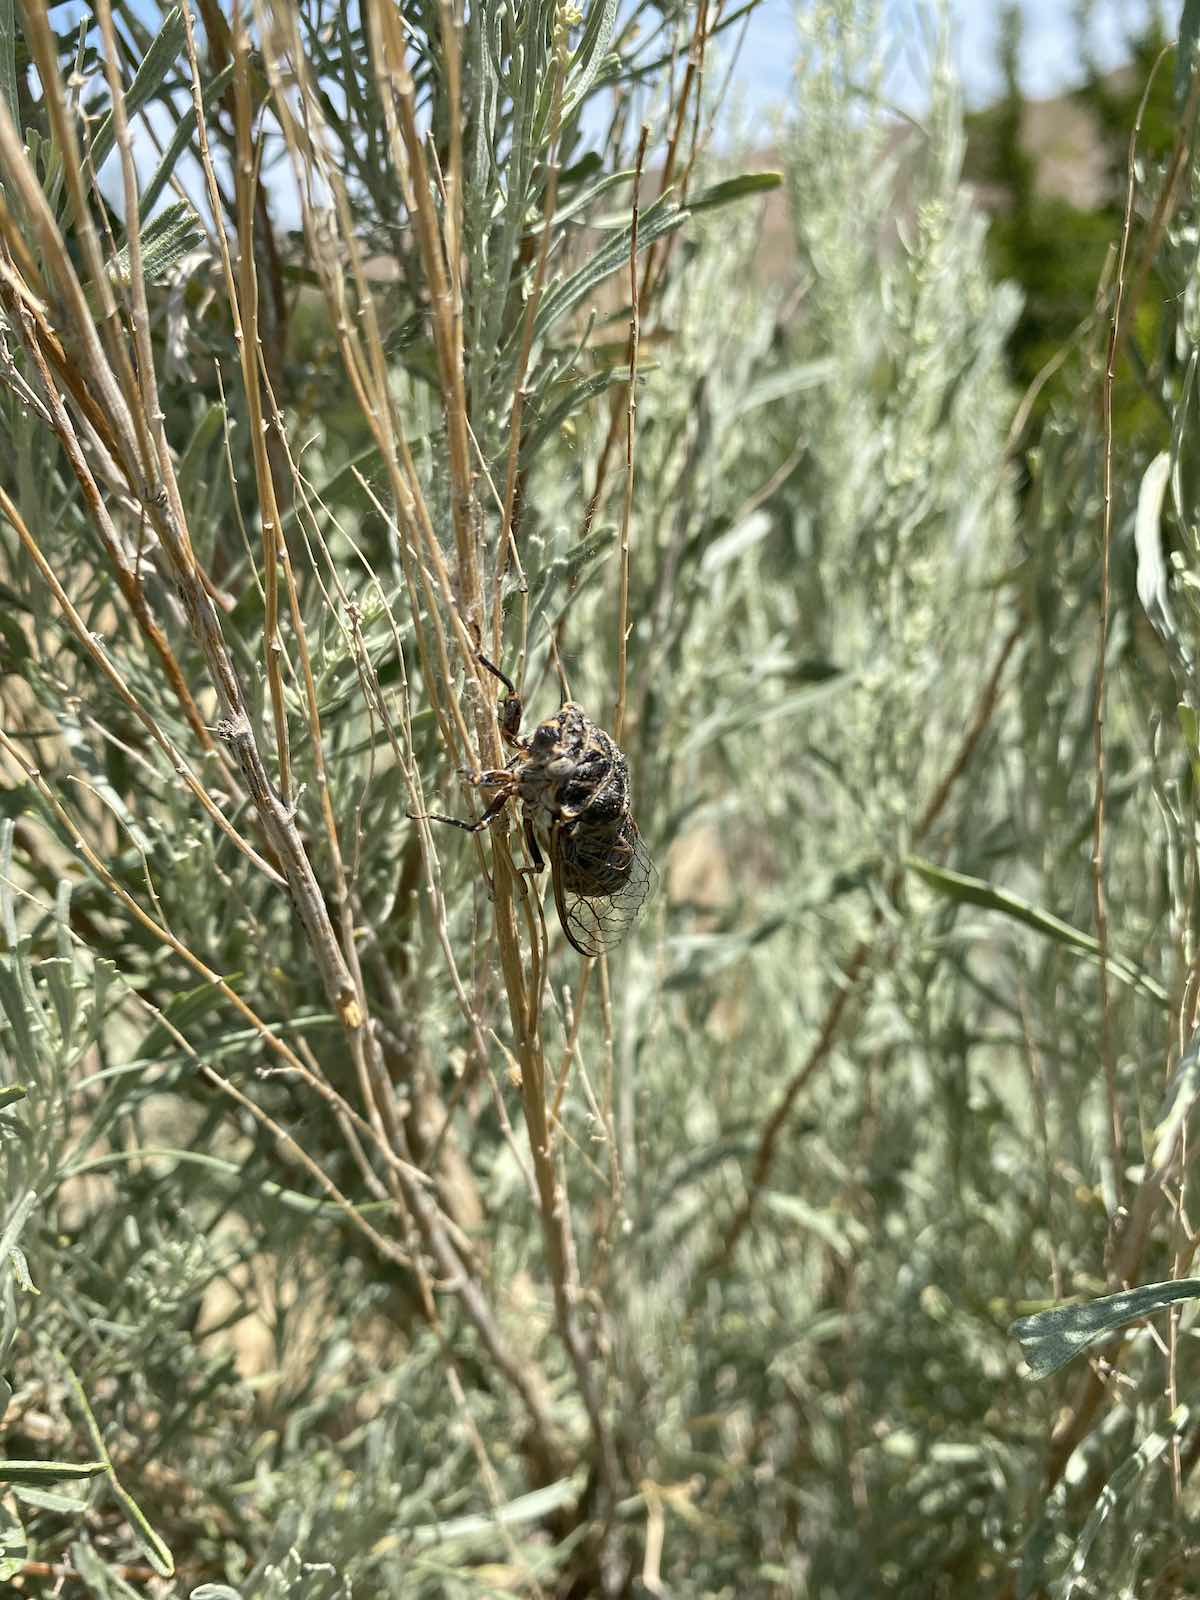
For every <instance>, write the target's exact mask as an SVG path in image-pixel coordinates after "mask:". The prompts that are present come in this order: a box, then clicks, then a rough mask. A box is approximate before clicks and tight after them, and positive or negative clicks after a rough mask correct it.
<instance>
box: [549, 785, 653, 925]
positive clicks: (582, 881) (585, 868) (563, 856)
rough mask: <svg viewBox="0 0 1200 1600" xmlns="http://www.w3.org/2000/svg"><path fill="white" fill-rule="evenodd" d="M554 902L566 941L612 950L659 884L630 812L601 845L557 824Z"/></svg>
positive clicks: (552, 858) (553, 856) (553, 841)
mask: <svg viewBox="0 0 1200 1600" xmlns="http://www.w3.org/2000/svg"><path fill="white" fill-rule="evenodd" d="M550 865H551V876H552V879H553V883H554V904H555V907H556V909H557V911H558V920H559V922H560V923H561V924H562V930H563V932H564V933H565V934H566V936H567V940H568V942H569V943H570V944H571V945H573V946H574V948H575V949H576V950H578V951H579V953H580V955H583V956H593V957H595V956H602V955H604V954H605V953H606V952H607V951H609V950H613V949H615V948H616V947H617V945H619V944H620V942H621V940H622V939H624V937H625V935H626V934H627V933H628V932H629V930H630V929H631V928H632V927H633V925H634V923H636V922H637V920H638V918H639V917H640V916H641V914H642V912H643V910H644V909H645V907H646V905H647V903H648V902H649V900H650V899H651V897H652V896H653V894H654V892H655V890H656V889H657V887H658V872H657V870H656V868H655V866H654V863H653V861H652V860H651V859H650V852H649V851H648V850H647V848H646V843H645V840H644V839H643V838H642V836H641V834H640V833H639V832H638V830H637V826H636V824H635V823H634V821H633V819H632V817H626V819H625V821H624V823H623V824H622V826H621V831H620V833H619V835H618V837H617V839H616V841H615V842H614V841H608V842H607V843H606V846H605V848H604V850H602V851H597V850H596V849H595V848H591V849H589V846H588V840H587V838H586V836H584V838H583V839H580V838H579V836H578V835H568V834H567V833H565V832H564V831H563V830H562V829H559V828H556V829H554V830H553V832H552V833H551V836H550Z"/></svg>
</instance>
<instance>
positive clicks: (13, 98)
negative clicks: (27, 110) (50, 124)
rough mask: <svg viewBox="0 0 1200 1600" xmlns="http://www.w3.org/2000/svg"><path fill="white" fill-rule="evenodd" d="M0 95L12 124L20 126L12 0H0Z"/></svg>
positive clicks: (15, 28)
mask: <svg viewBox="0 0 1200 1600" xmlns="http://www.w3.org/2000/svg"><path fill="white" fill-rule="evenodd" d="M0 95H3V97H4V103H5V105H6V106H7V107H8V114H9V116H10V117H11V118H12V119H13V126H14V127H17V128H19V127H20V126H21V113H20V106H19V105H18V103H17V25H16V20H15V17H14V15H13V0H0Z"/></svg>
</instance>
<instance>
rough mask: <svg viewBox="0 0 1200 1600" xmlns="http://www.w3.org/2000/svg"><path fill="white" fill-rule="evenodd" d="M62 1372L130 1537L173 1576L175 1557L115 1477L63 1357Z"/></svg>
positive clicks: (157, 1567) (160, 1572)
mask: <svg viewBox="0 0 1200 1600" xmlns="http://www.w3.org/2000/svg"><path fill="white" fill-rule="evenodd" d="M63 1371H64V1373H65V1375H66V1379H67V1384H68V1387H69V1388H70V1390H71V1393H72V1395H73V1396H74V1398H75V1404H76V1405H77V1406H78V1407H79V1410H80V1411H81V1412H82V1413H83V1419H84V1422H85V1424H86V1426H87V1431H88V1434H89V1436H90V1437H91V1441H92V1448H93V1450H95V1451H96V1454H97V1455H98V1456H99V1457H100V1464H101V1469H102V1470H103V1472H104V1473H105V1475H106V1477H107V1478H108V1486H109V1489H110V1490H111V1491H112V1493H113V1495H114V1497H115V1498H116V1500H117V1503H118V1504H119V1505H120V1507H121V1509H122V1510H123V1511H124V1513H125V1516H126V1517H127V1519H128V1521H129V1525H130V1527H131V1528H132V1529H133V1534H134V1537H135V1538H136V1539H137V1541H138V1543H139V1544H140V1545H141V1547H142V1549H143V1550H144V1551H145V1554H146V1557H147V1559H148V1560H149V1562H150V1565H151V1566H152V1567H153V1568H154V1570H155V1572H157V1573H158V1575H159V1577H160V1578H170V1577H173V1576H174V1573H175V1557H174V1556H173V1555H172V1554H171V1552H170V1550H169V1548H168V1547H167V1544H166V1542H165V1541H164V1540H163V1539H162V1538H161V1537H160V1536H159V1535H158V1534H157V1533H156V1532H155V1530H154V1529H153V1528H152V1527H151V1526H150V1523H149V1521H148V1519H147V1517H146V1514H145V1512H144V1511H143V1510H142V1508H141V1506H139V1505H138V1503H137V1501H136V1500H135V1499H134V1498H133V1496H132V1495H131V1494H130V1493H129V1491H128V1490H127V1489H126V1488H125V1486H124V1485H123V1484H122V1482H121V1480H120V1479H119V1478H118V1477H117V1469H116V1468H115V1467H114V1466H113V1463H112V1457H111V1456H110V1455H109V1453H108V1449H107V1447H106V1446H105V1443H104V1437H103V1435H102V1434H101V1432H100V1425H99V1424H98V1423H97V1421H96V1418H95V1415H94V1414H93V1412H92V1407H91V1403H90V1401H89V1400H88V1397H87V1395H86V1394H85V1393H84V1389H83V1385H82V1384H81V1383H80V1381H79V1378H78V1377H77V1375H76V1373H75V1369H74V1368H73V1367H72V1366H71V1365H70V1363H69V1362H68V1361H65V1360H64V1361H63Z"/></svg>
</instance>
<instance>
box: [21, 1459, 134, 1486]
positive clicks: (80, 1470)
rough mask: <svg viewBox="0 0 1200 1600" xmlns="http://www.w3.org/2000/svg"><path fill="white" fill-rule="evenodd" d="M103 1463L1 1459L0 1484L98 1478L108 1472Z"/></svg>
mask: <svg viewBox="0 0 1200 1600" xmlns="http://www.w3.org/2000/svg"><path fill="white" fill-rule="evenodd" d="M107 1470H108V1469H107V1468H106V1466H105V1464H104V1462H103V1461H20V1460H3V1459H0V1483H24V1484H39V1483H40V1484H46V1483H72V1482H74V1481H76V1480H77V1479H79V1478H98V1477H99V1476H100V1474H101V1473H102V1472H106V1471H107Z"/></svg>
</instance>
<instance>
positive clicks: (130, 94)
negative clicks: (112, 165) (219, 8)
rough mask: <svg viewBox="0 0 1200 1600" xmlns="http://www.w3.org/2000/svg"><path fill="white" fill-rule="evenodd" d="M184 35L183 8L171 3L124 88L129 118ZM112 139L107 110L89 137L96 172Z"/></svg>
mask: <svg viewBox="0 0 1200 1600" xmlns="http://www.w3.org/2000/svg"><path fill="white" fill-rule="evenodd" d="M185 37H186V35H185V32H184V27H183V12H182V10H181V9H180V8H179V7H178V6H173V7H172V8H171V10H170V11H168V12H167V14H166V16H165V17H164V18H163V25H162V27H161V28H160V29H159V30H158V33H157V34H156V35H155V37H154V41H153V43H152V44H151V46H150V48H149V50H147V51H146V54H145V55H144V56H143V57H142V64H141V66H140V67H139V68H138V69H137V71H136V72H135V73H134V75H133V82H132V83H131V84H130V85H129V88H128V89H126V91H125V115H126V117H127V118H128V119H129V120H130V121H132V120H133V118H134V117H135V116H136V115H137V113H138V112H139V111H140V110H141V108H142V107H143V106H144V105H145V104H146V102H147V101H148V100H149V99H151V98H152V96H154V95H155V94H157V93H158V91H159V89H160V88H161V87H162V85H163V81H164V79H165V78H166V76H167V73H168V72H170V70H171V68H172V66H173V65H174V64H175V62H176V61H177V60H178V58H179V54H180V51H181V50H182V49H183V46H184V40H185ZM116 142H117V133H116V128H115V127H114V125H113V115H112V112H111V111H110V112H109V113H108V115H107V116H106V117H105V118H104V120H103V121H102V122H101V124H100V126H99V127H98V128H97V129H96V137H95V138H94V139H93V140H92V160H93V162H94V163H95V167H96V171H97V172H99V171H100V168H101V167H102V166H103V165H104V163H105V161H106V160H107V159H108V157H109V155H110V154H111V153H112V149H113V146H114V145H115V144H116Z"/></svg>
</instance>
